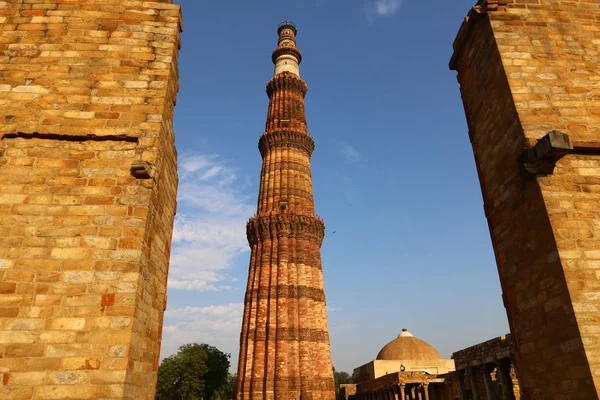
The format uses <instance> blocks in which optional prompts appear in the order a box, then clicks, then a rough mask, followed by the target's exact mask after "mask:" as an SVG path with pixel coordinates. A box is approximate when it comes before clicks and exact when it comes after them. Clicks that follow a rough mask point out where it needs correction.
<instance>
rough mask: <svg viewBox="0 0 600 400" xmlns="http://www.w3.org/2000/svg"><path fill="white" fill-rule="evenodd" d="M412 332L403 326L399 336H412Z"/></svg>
mask: <svg viewBox="0 0 600 400" xmlns="http://www.w3.org/2000/svg"><path fill="white" fill-rule="evenodd" d="M411 336H412V333H410V332H409V331H408V329H406V328H402V333H401V334H400V335H399V336H398V337H411Z"/></svg>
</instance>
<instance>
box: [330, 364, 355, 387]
mask: <svg viewBox="0 0 600 400" xmlns="http://www.w3.org/2000/svg"><path fill="white" fill-rule="evenodd" d="M333 381H334V382H335V392H336V393H338V392H339V391H340V385H343V384H346V383H354V379H353V378H352V375H350V374H349V373H347V372H344V371H339V372H338V371H336V370H335V368H334V369H333Z"/></svg>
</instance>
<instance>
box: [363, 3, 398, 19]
mask: <svg viewBox="0 0 600 400" xmlns="http://www.w3.org/2000/svg"><path fill="white" fill-rule="evenodd" d="M401 8H402V0H375V1H372V2H370V3H368V4H367V5H366V6H365V12H366V14H367V19H368V20H369V22H373V21H374V20H375V18H377V17H388V18H389V17H393V16H394V15H395V14H396V13H397V12H398V10H400V9H401Z"/></svg>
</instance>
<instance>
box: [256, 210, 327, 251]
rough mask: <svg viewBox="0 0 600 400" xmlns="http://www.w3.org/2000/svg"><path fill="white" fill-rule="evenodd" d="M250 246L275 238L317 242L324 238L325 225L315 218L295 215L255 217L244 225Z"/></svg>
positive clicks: (319, 242)
mask: <svg viewBox="0 0 600 400" xmlns="http://www.w3.org/2000/svg"><path fill="white" fill-rule="evenodd" d="M246 236H247V237H248V242H249V243H250V245H253V244H258V243H259V242H260V241H261V240H269V239H275V238H282V237H286V238H307V239H313V240H315V241H316V242H318V244H319V246H320V245H321V243H322V242H323V238H324V237H325V224H324V223H323V220H321V219H320V218H319V217H317V216H309V215H297V214H269V215H264V216H255V217H253V218H251V219H250V221H248V224H247V225H246Z"/></svg>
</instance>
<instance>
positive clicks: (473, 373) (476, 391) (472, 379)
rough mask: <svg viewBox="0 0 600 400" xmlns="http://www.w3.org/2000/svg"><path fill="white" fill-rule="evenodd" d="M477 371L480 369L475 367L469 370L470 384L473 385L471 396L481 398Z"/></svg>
mask: <svg viewBox="0 0 600 400" xmlns="http://www.w3.org/2000/svg"><path fill="white" fill-rule="evenodd" d="M477 372H478V370H477V369H476V368H473V367H471V368H469V369H468V372H467V373H468V375H469V384H470V385H471V396H472V397H473V400H480V399H479V387H478V382H477Z"/></svg>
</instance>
